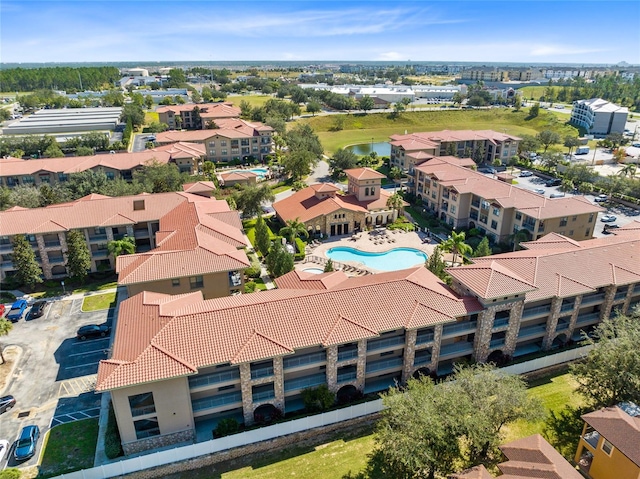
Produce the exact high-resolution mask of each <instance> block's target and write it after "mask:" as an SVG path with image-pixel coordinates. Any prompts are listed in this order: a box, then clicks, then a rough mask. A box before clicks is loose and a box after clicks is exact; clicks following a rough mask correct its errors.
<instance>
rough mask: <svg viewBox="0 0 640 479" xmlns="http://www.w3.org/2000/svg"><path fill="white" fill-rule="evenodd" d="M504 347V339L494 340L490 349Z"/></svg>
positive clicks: (490, 343)
mask: <svg viewBox="0 0 640 479" xmlns="http://www.w3.org/2000/svg"><path fill="white" fill-rule="evenodd" d="M502 347H504V338H499V339H492V340H491V341H489V349H493V348H502Z"/></svg>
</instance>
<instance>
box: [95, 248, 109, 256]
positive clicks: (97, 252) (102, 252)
mask: <svg viewBox="0 0 640 479" xmlns="http://www.w3.org/2000/svg"><path fill="white" fill-rule="evenodd" d="M91 256H93V257H94V258H106V257H107V256H109V251H107V250H106V249H96V250H93V251H91Z"/></svg>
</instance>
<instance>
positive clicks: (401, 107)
mask: <svg viewBox="0 0 640 479" xmlns="http://www.w3.org/2000/svg"><path fill="white" fill-rule="evenodd" d="M406 109H407V107H406V106H405V104H404V103H402V102H396V103H394V104H393V116H394V117H398V116H400V113H402V112H403V111H405V110H406Z"/></svg>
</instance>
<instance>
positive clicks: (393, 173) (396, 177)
mask: <svg viewBox="0 0 640 479" xmlns="http://www.w3.org/2000/svg"><path fill="white" fill-rule="evenodd" d="M389 178H391V179H392V180H393V181H394V182H395V183H396V185H397V184H398V183H400V180H402V169H401V168H399V167H397V166H394V167H392V168H391V169H390V170H389Z"/></svg>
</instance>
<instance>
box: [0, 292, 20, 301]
mask: <svg viewBox="0 0 640 479" xmlns="http://www.w3.org/2000/svg"><path fill="white" fill-rule="evenodd" d="M0 300H2V302H3V303H13V302H14V301H15V300H16V297H15V295H14V294H13V293H10V292H8V291H2V292H1V293H0Z"/></svg>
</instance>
